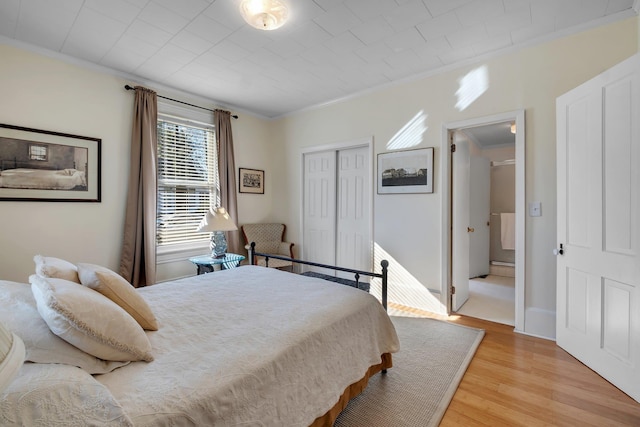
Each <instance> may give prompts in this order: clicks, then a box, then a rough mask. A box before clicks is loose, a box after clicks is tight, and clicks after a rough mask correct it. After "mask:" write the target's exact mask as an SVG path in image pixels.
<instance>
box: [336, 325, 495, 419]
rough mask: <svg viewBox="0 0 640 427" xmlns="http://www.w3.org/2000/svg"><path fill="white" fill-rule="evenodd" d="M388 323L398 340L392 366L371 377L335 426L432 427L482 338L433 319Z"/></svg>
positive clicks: (479, 332) (480, 332)
mask: <svg viewBox="0 0 640 427" xmlns="http://www.w3.org/2000/svg"><path fill="white" fill-rule="evenodd" d="M391 319H392V320H393V324H394V325H395V327H396V331H397V332H398V336H399V338H400V351H399V352H398V353H395V354H394V355H393V368H391V369H389V370H388V371H387V373H386V374H382V375H380V374H377V375H374V376H373V377H372V378H371V379H370V380H369V385H368V386H367V388H366V389H365V390H364V392H362V394H361V395H360V396H358V397H356V398H355V399H353V400H352V401H351V402H349V405H348V406H347V407H346V408H345V410H344V411H342V413H341V414H340V416H339V417H338V419H337V420H336V422H335V424H334V427H364V426H366V427H390V426H393V427H401V426H407V427H416V426H419V427H427V426H437V425H438V424H439V423H440V420H441V419H442V416H443V415H444V413H445V411H446V410H447V406H449V402H450V401H451V398H452V397H453V395H454V393H455V391H456V389H457V388H458V384H460V380H461V379H462V376H463V375H464V372H465V371H466V369H467V366H469V363H470V362H471V359H472V358H473V355H474V354H475V352H476V349H477V348H478V346H479V345H480V342H481V341H482V338H483V337H484V331H483V330H481V329H474V328H468V327H465V326H458V325H454V324H451V323H447V322H444V321H440V320H435V319H423V318H412V317H397V316H392V317H391Z"/></svg>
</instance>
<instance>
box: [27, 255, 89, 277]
mask: <svg viewBox="0 0 640 427" xmlns="http://www.w3.org/2000/svg"><path fill="white" fill-rule="evenodd" d="M33 261H34V262H35V263H36V274H37V275H38V276H40V277H51V278H57V279H65V280H70V281H72V282H75V283H80V279H79V278H78V269H77V268H76V266H75V265H73V264H72V263H70V262H69V261H65V260H63V259H60V258H54V257H45V256H42V255H36V256H34V257H33Z"/></svg>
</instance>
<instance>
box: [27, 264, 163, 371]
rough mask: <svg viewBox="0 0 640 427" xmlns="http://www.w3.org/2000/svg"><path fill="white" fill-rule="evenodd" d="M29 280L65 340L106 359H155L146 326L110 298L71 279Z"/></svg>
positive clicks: (42, 308)
mask: <svg viewBox="0 0 640 427" xmlns="http://www.w3.org/2000/svg"><path fill="white" fill-rule="evenodd" d="M29 281H30V282H31V291H32V292H33V296H34V297H35V299H36V306H37V307H38V312H39V313H40V316H42V318H43V319H44V321H45V322H47V325H49V329H51V332H53V333H54V334H56V335H58V336H59V337H60V338H62V339H63V340H65V341H67V342H68V343H70V344H73V345H75V346H76V347H78V348H79V349H80V350H84V351H85V352H87V353H89V354H93V355H94V356H96V357H99V358H101V359H104V360H116V361H121V362H126V361H136V360H144V361H147V362H150V361H152V360H153V355H152V354H151V343H150V342H149V338H147V336H146V335H145V333H144V330H143V329H142V328H141V327H140V325H138V322H136V321H135V319H134V318H133V317H131V316H130V315H129V314H128V313H127V312H126V311H124V310H123V309H122V308H120V306H118V304H116V303H115V302H113V301H111V300H110V299H109V298H107V297H105V296H104V295H102V294H100V293H99V292H96V291H94V290H93V289H89V288H87V287H85V286H77V285H76V284H75V283H73V282H69V281H68V280H63V279H45V278H42V277H39V276H37V275H35V274H33V275H31V277H29Z"/></svg>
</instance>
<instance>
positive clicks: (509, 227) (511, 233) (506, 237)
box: [500, 213, 516, 250]
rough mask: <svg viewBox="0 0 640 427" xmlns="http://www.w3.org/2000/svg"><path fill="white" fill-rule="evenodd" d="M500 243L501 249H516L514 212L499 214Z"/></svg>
mask: <svg viewBox="0 0 640 427" xmlns="http://www.w3.org/2000/svg"><path fill="white" fill-rule="evenodd" d="M500 243H502V249H506V250H515V249H516V214H514V213H501V214H500Z"/></svg>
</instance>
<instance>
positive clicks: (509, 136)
mask: <svg viewBox="0 0 640 427" xmlns="http://www.w3.org/2000/svg"><path fill="white" fill-rule="evenodd" d="M512 126H513V127H512ZM512 130H513V132H514V133H512ZM443 140H444V142H445V143H444V144H443V147H445V148H444V149H443V150H442V154H441V160H442V182H443V195H444V197H446V198H447V200H446V201H445V202H444V203H443V211H444V212H443V222H444V224H443V230H445V231H444V233H445V235H444V236H443V240H444V242H445V243H444V245H443V246H444V248H443V250H444V251H443V252H444V253H445V254H449V255H448V256H446V257H443V258H445V259H443V275H442V277H443V279H444V280H443V284H442V289H443V294H444V301H443V303H446V304H447V309H448V311H449V313H452V312H456V313H458V314H464V315H469V316H472V317H477V318H481V319H486V320H491V321H498V322H500V323H506V324H510V325H513V326H514V327H515V329H516V330H517V331H520V330H524V267H525V266H524V260H525V257H524V248H525V244H524V238H525V234H524V219H525V217H524V165H525V159H524V111H523V110H521V111H515V112H511V113H505V114H500V115H495V116H490V117H484V118H478V119H473V120H467V121H463V122H456V123H450V124H446V125H445V126H444V127H443ZM454 150H455V151H454ZM509 193H510V194H509ZM492 195H493V200H492V197H491V196H492ZM503 223H504V224H503ZM503 226H506V227H503Z"/></svg>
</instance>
